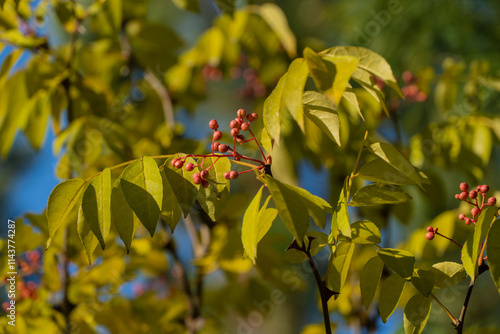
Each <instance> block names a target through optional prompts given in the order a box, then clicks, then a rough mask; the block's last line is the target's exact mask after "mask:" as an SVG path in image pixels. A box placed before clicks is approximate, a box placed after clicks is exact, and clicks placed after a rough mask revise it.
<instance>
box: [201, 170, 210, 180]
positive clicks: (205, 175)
mask: <svg viewBox="0 0 500 334" xmlns="http://www.w3.org/2000/svg"><path fill="white" fill-rule="evenodd" d="M209 174H210V173H209V172H208V170H206V169H204V170H202V171H201V172H200V176H201V178H202V179H205V180H206V179H208V176H209Z"/></svg>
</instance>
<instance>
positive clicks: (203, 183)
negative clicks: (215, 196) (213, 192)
mask: <svg viewBox="0 0 500 334" xmlns="http://www.w3.org/2000/svg"><path fill="white" fill-rule="evenodd" d="M209 185H210V182H208V181H207V180H201V186H202V187H203V188H208V186H209Z"/></svg>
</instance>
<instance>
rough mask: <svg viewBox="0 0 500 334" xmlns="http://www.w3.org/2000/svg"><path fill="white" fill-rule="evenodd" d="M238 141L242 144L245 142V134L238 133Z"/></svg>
mask: <svg viewBox="0 0 500 334" xmlns="http://www.w3.org/2000/svg"><path fill="white" fill-rule="evenodd" d="M236 141H237V142H238V143H240V144H241V145H243V144H245V136H243V135H238V137H236Z"/></svg>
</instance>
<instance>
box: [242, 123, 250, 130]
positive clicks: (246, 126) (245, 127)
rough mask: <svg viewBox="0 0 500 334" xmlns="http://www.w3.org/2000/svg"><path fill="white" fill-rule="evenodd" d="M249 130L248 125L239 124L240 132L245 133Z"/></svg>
mask: <svg viewBox="0 0 500 334" xmlns="http://www.w3.org/2000/svg"><path fill="white" fill-rule="evenodd" d="M249 128H250V125H248V123H243V124H241V130H243V131H247V130H248V129H249Z"/></svg>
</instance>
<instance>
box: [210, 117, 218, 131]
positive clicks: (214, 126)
mask: <svg viewBox="0 0 500 334" xmlns="http://www.w3.org/2000/svg"><path fill="white" fill-rule="evenodd" d="M208 126H209V127H210V129H212V130H217V129H218V128H219V123H217V121H216V120H215V119H213V120H211V121H210V122H208Z"/></svg>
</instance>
